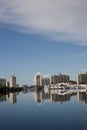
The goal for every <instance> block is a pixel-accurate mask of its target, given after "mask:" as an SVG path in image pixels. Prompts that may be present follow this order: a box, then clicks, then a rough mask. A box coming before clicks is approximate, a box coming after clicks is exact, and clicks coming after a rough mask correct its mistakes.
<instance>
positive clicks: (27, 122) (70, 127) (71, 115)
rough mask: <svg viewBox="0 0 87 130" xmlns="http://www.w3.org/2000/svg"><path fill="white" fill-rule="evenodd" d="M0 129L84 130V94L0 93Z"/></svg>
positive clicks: (86, 121) (86, 125)
mask: <svg viewBox="0 0 87 130" xmlns="http://www.w3.org/2000/svg"><path fill="white" fill-rule="evenodd" d="M0 130H87V92H82V91H81V92H80V91H78V92H72V93H71V92H70V93H69V92H65V93H63V92H62V93H61V92H60V93H58V92H56V91H54V90H49V91H33V92H29V91H28V92H27V91H25V92H20V93H19V92H16V93H9V94H0Z"/></svg>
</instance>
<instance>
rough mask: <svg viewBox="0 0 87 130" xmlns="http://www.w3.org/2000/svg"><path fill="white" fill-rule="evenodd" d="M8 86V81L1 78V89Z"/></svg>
mask: <svg viewBox="0 0 87 130" xmlns="http://www.w3.org/2000/svg"><path fill="white" fill-rule="evenodd" d="M5 86H6V79H3V78H0V87H5Z"/></svg>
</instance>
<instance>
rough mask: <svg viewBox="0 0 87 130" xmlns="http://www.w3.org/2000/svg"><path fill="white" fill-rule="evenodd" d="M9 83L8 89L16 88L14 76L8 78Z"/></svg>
mask: <svg viewBox="0 0 87 130" xmlns="http://www.w3.org/2000/svg"><path fill="white" fill-rule="evenodd" d="M9 82H10V87H16V77H15V76H14V75H12V76H11V77H10V80H9Z"/></svg>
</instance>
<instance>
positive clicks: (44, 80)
mask: <svg viewBox="0 0 87 130" xmlns="http://www.w3.org/2000/svg"><path fill="white" fill-rule="evenodd" d="M41 85H42V86H43V87H44V86H48V85H50V79H49V78H47V77H44V78H42V79H41Z"/></svg>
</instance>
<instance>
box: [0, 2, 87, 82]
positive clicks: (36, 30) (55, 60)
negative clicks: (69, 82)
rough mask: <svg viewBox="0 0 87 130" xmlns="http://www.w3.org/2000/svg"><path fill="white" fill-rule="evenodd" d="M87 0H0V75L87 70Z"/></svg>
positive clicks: (20, 78)
mask: <svg viewBox="0 0 87 130" xmlns="http://www.w3.org/2000/svg"><path fill="white" fill-rule="evenodd" d="M86 5H87V1H86V0H83V1H82V0H66V1H65V0H37V1H35V0H32V1H31V0H15V1H12V0H6V1H5V0H0V57H1V58H0V77H2V78H6V79H8V78H9V76H11V75H15V76H16V77H17V83H19V84H32V82H33V78H34V76H35V74H36V73H37V72H40V73H41V76H42V77H43V76H44V75H46V74H47V75H53V74H57V73H62V74H67V75H70V79H73V80H75V76H76V75H77V74H78V73H83V72H84V71H87V17H86V12H87V7H86Z"/></svg>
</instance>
